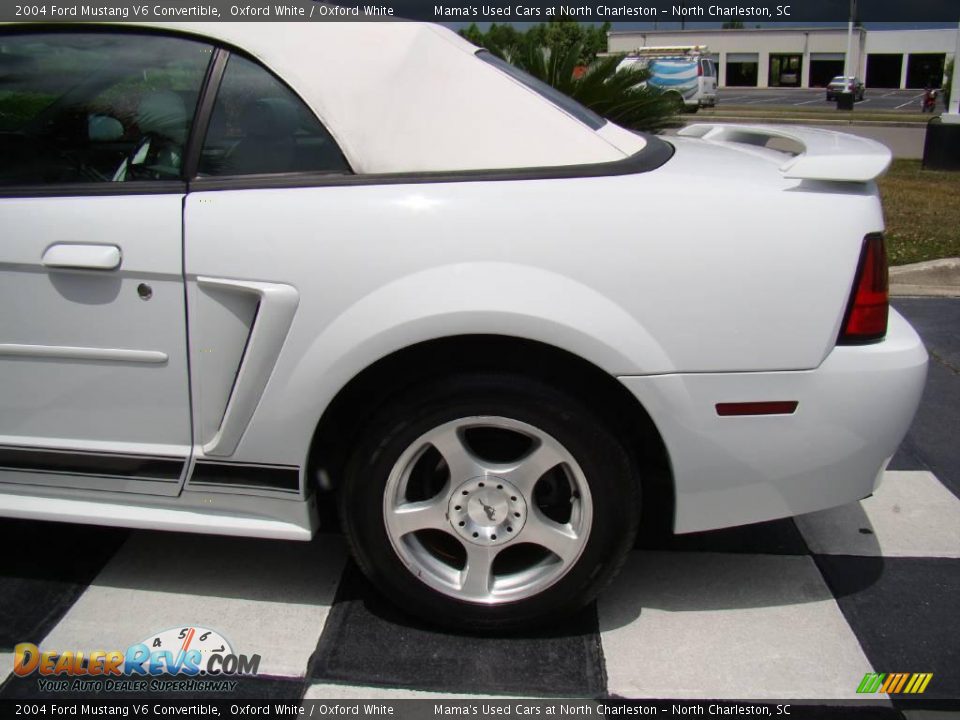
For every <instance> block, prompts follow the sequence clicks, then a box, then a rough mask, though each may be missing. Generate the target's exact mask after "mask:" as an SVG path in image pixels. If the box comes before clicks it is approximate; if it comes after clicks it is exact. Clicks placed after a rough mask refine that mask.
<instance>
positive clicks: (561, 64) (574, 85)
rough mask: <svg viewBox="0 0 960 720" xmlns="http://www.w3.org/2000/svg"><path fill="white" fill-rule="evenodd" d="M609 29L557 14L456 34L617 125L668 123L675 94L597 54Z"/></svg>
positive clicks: (674, 111) (656, 127)
mask: <svg viewBox="0 0 960 720" xmlns="http://www.w3.org/2000/svg"><path fill="white" fill-rule="evenodd" d="M609 30H610V24H609V23H604V24H603V25H599V26H597V25H583V24H581V23H578V22H576V21H574V20H572V19H569V18H563V17H561V18H558V19H556V20H551V21H550V22H549V23H541V24H539V25H534V26H533V27H531V28H530V29H528V30H527V31H526V32H522V33H521V32H519V31H517V30H516V29H515V28H514V27H513V26H511V25H497V24H496V23H494V24H492V25H491V26H490V28H489V30H487V32H485V33H484V32H483V31H481V30H480V29H479V28H478V27H477V26H476V25H475V24H471V25H470V26H469V27H467V28H465V29H463V30H461V31H460V34H461V35H462V36H463V37H464V38H466V39H467V40H469V41H470V42H472V43H473V44H474V45H478V46H480V47H482V48H485V49H487V50H489V51H490V52H491V53H493V54H494V55H497V56H498V57H501V58H503V59H504V60H506V61H508V62H510V63H512V64H514V65H516V66H517V67H519V68H520V69H521V70H525V71H526V72H528V73H530V74H531V75H533V76H534V77H535V78H537V79H539V80H542V81H543V82H545V83H547V84H548V85H552V86H553V87H555V88H556V89H558V90H559V91H560V92H562V93H565V94H566V95H569V96H570V97H572V98H574V99H575V100H578V101H579V102H580V103H582V104H583V105H586V106H587V107H588V108H590V109H591V110H593V111H594V112H596V113H597V114H599V115H602V116H603V117H605V118H607V119H609V120H612V121H613V122H615V123H617V124H618V125H623V126H624V127H628V128H631V129H635V130H647V131H651V132H652V131H656V130H660V129H662V128H663V127H665V126H667V125H669V124H670V123H671V122H672V121H673V120H674V119H675V118H676V115H677V113H678V112H679V111H680V109H681V105H680V103H679V101H678V98H677V96H676V94H675V93H664V92H662V91H660V90H658V89H656V88H652V87H648V86H647V85H646V84H645V83H646V81H647V80H648V79H649V77H650V73H649V71H647V70H645V69H640V68H629V69H624V70H618V69H617V68H618V67H619V65H620V62H621V60H622V58H621V57H617V56H611V57H604V58H598V57H597V56H598V54H599V53H601V52H603V51H604V50H606V47H607V32H609ZM578 68H579V69H581V71H580V72H577V70H578Z"/></svg>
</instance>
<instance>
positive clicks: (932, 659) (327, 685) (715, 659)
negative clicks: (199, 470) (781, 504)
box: [0, 470, 960, 699]
mask: <svg viewBox="0 0 960 720" xmlns="http://www.w3.org/2000/svg"><path fill="white" fill-rule="evenodd" d="M0 536H2V540H3V547H5V548H7V549H8V552H6V553H4V556H3V558H2V559H0V621H2V622H0V676H8V675H10V672H11V669H12V664H13V662H12V655H11V653H12V649H13V646H14V644H16V643H18V642H25V641H30V642H36V643H37V644H39V645H40V647H41V648H50V649H70V648H75V649H90V650H93V649H103V648H108V649H109V648H125V647H127V646H128V645H130V644H132V643H134V642H138V641H139V640H142V639H143V638H145V637H148V636H150V635H151V634H155V633H157V632H159V631H160V630H164V629H167V628H171V627H178V626H187V625H196V626H202V627H208V628H213V629H216V630H217V631H219V632H220V633H221V634H222V635H223V636H224V637H226V638H227V639H228V640H229V641H230V642H231V644H232V646H233V647H234V648H235V649H236V650H238V651H239V652H246V653H259V654H260V655H261V657H262V661H261V665H260V675H261V677H259V678H257V679H254V680H247V681H244V683H242V684H243V685H245V686H246V687H245V688H244V689H243V694H244V695H248V696H249V697H269V698H301V697H306V698H308V699H309V698H328V699H329V698H344V697H363V698H371V697H383V698H404V697H421V696H422V697H434V696H435V695H434V694H435V693H436V694H441V695H462V694H468V693H472V694H486V695H524V696H558V695H561V696H569V695H576V696H586V697H605V696H619V697H630V698H714V699H715V698H751V699H765V698H769V699H789V698H797V699H803V698H807V699H809V698H818V699H845V698H855V697H856V693H855V690H856V687H857V685H858V684H859V682H860V679H861V678H862V677H863V675H864V674H865V673H867V672H871V671H876V672H901V671H902V672H921V671H922V672H933V673H934V678H933V680H932V682H931V683H930V685H929V688H928V690H927V693H925V695H926V697H927V698H960V650H958V643H957V640H958V639H960V617H958V615H957V612H956V611H957V598H958V597H960V500H958V498H957V496H956V495H955V494H954V493H953V492H951V491H950V490H949V489H948V488H946V487H945V486H944V485H943V484H942V483H941V482H940V481H939V480H938V479H937V478H936V477H935V476H934V475H932V474H931V473H930V472H927V471H923V470H920V471H890V472H888V473H887V477H886V478H885V480H884V483H883V484H882V486H881V488H880V490H879V491H878V492H877V493H876V494H875V495H874V496H873V497H870V498H868V499H866V500H863V501H862V502H859V503H854V504H852V505H848V506H845V507H841V508H837V509H834V510H828V511H825V512H821V513H815V514H812V515H807V516H803V517H801V518H798V519H796V520H795V521H794V520H783V521H777V522H773V523H765V524H762V525H757V526H751V527H746V528H735V529H732V530H723V531H715V532H711V533H702V534H698V535H694V536H683V537H675V538H661V539H658V540H649V539H648V540H645V541H642V542H641V547H638V548H637V549H636V550H635V551H634V552H633V553H632V555H631V557H630V558H629V560H628V561H627V564H626V566H625V567H624V569H623V571H622V573H621V574H620V576H619V577H618V578H617V580H615V582H614V584H613V585H612V586H611V587H610V588H609V589H608V590H607V591H606V592H605V593H604V594H603V595H602V596H601V598H600V600H599V601H598V602H597V603H596V605H595V606H592V607H589V608H587V609H586V610H584V611H583V612H581V613H580V614H579V615H578V616H577V617H575V618H572V619H571V621H570V622H569V623H567V624H565V625H564V626H563V627H561V628H558V629H554V630H551V631H547V632H535V633H531V634H529V635H526V636H520V637H496V638H478V637H472V636H458V635H454V634H449V633H441V632H437V631H435V630H432V629H430V628H426V627H424V626H422V625H420V624H419V623H417V622H416V621H414V620H411V619H410V618H408V617H406V616H404V615H403V614H402V613H400V612H399V611H398V610H396V609H395V608H394V607H392V606H391V605H390V604H389V603H388V602H387V601H385V600H383V599H382V598H380V597H379V595H377V593H376V592H375V591H373V590H372V589H371V588H370V587H369V586H368V584H367V583H366V581H365V580H364V578H363V577H362V576H361V574H360V573H359V572H358V571H357V570H356V568H355V567H354V566H353V564H352V563H350V562H349V561H348V560H347V554H346V551H345V548H344V543H343V541H342V538H341V537H339V536H338V535H336V534H321V535H319V536H318V537H317V538H316V539H315V540H314V541H313V542H311V543H295V542H280V541H266V540H252V539H237V538H224V537H210V536H197V535H185V534H184V535H180V534H167V533H159V532H145V531H136V532H126V531H122V530H112V529H101V528H89V527H82V526H71V525H54V524H46V523H31V522H21V521H5V522H4V523H3V529H2V532H0ZM10 549H15V550H16V551H15V552H9V550H10ZM0 697H17V698H26V697H31V698H38V697H43V694H42V693H40V692H39V690H38V687H37V681H36V679H35V678H28V679H19V678H15V677H13V676H12V675H11V676H10V677H8V679H7V680H6V682H5V683H4V684H3V685H2V686H0ZM874 699H876V698H875V697H874Z"/></svg>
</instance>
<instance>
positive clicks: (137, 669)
mask: <svg viewBox="0 0 960 720" xmlns="http://www.w3.org/2000/svg"><path fill="white" fill-rule="evenodd" d="M259 668H260V656H259V655H241V654H238V653H236V652H234V650H233V647H232V646H231V645H230V643H229V642H228V641H227V640H226V638H224V637H223V636H222V635H221V634H220V633H218V632H216V631H215V630H209V629H207V628H202V627H182V628H171V629H170V630H164V631H163V632H160V633H156V634H154V635H151V636H149V637H148V638H146V639H145V640H143V641H141V642H139V643H135V644H133V645H131V646H129V647H128V648H127V649H126V650H92V651H84V650H41V649H40V648H38V647H37V646H36V645H33V644H32V643H20V644H19V645H17V646H16V647H15V648H14V658H13V672H14V674H15V675H16V676H18V677H24V678H25V677H29V676H31V675H36V676H37V678H38V689H39V690H40V691H41V692H64V691H72V692H76V691H81V692H142V691H146V690H152V691H165V692H177V691H181V692H204V691H207V692H231V691H233V690H235V689H236V686H237V680H236V679H235V678H237V677H239V676H253V675H256V674H257V671H258V670H259Z"/></svg>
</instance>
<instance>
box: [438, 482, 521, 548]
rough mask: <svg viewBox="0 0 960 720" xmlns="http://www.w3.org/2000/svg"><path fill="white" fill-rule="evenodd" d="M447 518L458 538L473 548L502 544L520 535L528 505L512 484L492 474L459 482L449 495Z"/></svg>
mask: <svg viewBox="0 0 960 720" xmlns="http://www.w3.org/2000/svg"><path fill="white" fill-rule="evenodd" d="M447 517H448V518H449V519H450V525H451V526H452V527H453V530H454V532H455V533H457V535H459V536H460V537H462V538H463V539H464V540H467V541H468V542H471V543H474V544H475V545H483V546H493V545H503V544H504V543H507V542H510V540H512V539H513V538H514V537H516V536H517V535H519V533H520V530H521V528H523V524H524V523H525V522H526V520H527V503H526V501H525V500H524V498H523V495H521V494H520V491H519V490H517V488H516V487H514V486H513V485H512V484H511V483H509V482H507V481H506V480H504V479H503V478H499V477H496V476H495V475H485V476H483V477H476V478H471V479H470V480H467V481H466V482H464V483H462V484H461V485H460V486H459V487H458V488H457V489H456V490H454V491H453V494H452V495H451V496H450V502H449V505H448V507H447Z"/></svg>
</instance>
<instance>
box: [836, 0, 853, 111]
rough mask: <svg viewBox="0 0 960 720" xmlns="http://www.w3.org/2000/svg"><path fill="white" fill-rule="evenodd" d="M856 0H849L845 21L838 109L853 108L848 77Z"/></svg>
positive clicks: (851, 84) (851, 91)
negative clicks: (848, 15)
mask: <svg viewBox="0 0 960 720" xmlns="http://www.w3.org/2000/svg"><path fill="white" fill-rule="evenodd" d="M856 7H857V0H850V18H849V20H848V21H847V54H846V55H844V56H843V92H842V93H840V94H839V95H838V96H837V109H838V110H853V101H854V99H855V97H854V94H853V93H854V88H853V87H852V86H853V82H851V80H850V78H851V77H852V73H851V62H850V56H851V55H852V54H853V16H854V13H855V12H856Z"/></svg>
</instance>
